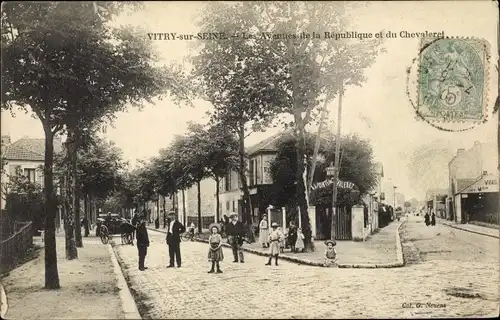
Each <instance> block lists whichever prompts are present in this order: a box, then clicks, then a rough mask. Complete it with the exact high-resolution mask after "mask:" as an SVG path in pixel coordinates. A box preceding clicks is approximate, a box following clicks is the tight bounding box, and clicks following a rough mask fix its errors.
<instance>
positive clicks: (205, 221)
mask: <svg viewBox="0 0 500 320" xmlns="http://www.w3.org/2000/svg"><path fill="white" fill-rule="evenodd" d="M214 219H215V217H214V216H202V217H201V228H202V229H208V226H210V224H211V223H212V222H214ZM191 222H193V223H194V224H195V225H196V227H198V217H193V216H187V223H186V228H187V227H188V226H189V225H190V224H191Z"/></svg>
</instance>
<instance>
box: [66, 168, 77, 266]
mask: <svg viewBox="0 0 500 320" xmlns="http://www.w3.org/2000/svg"><path fill="white" fill-rule="evenodd" d="M70 181H71V177H70V174H66V186H65V187H66V191H65V197H64V199H65V200H64V203H65V206H66V210H65V211H66V214H65V217H64V225H65V230H66V234H65V236H66V238H65V239H66V259H68V260H73V259H77V258H78V251H77V249H76V241H75V221H74V218H75V216H74V212H73V210H74V207H73V208H72V204H73V201H72V190H71V187H70Z"/></svg>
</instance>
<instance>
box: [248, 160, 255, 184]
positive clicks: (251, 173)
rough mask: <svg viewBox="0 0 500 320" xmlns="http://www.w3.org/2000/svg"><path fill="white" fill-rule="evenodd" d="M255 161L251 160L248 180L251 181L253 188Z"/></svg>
mask: <svg viewBox="0 0 500 320" xmlns="http://www.w3.org/2000/svg"><path fill="white" fill-rule="evenodd" d="M254 162H255V160H250V168H249V170H248V175H249V177H248V180H249V181H250V185H251V186H253V185H254V182H253V177H254V174H253V170H254V167H255V163H254Z"/></svg>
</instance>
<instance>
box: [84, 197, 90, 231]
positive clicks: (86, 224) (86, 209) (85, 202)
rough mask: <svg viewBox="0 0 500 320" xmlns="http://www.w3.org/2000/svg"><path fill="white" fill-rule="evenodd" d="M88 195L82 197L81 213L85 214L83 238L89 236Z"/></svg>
mask: <svg viewBox="0 0 500 320" xmlns="http://www.w3.org/2000/svg"><path fill="white" fill-rule="evenodd" d="M88 198H89V197H88V195H86V194H84V195H83V211H84V213H85V221H86V223H85V224H84V225H83V227H84V228H85V237H88V236H89V233H90V230H89V223H90V222H89V221H90V219H89V202H88Z"/></svg>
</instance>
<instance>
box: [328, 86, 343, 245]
mask: <svg viewBox="0 0 500 320" xmlns="http://www.w3.org/2000/svg"><path fill="white" fill-rule="evenodd" d="M343 96H344V84H342V87H341V88H340V92H339V110H338V117H337V136H336V137H335V164H334V170H335V171H334V176H333V192H332V225H331V231H330V235H331V239H332V240H335V238H336V236H337V232H336V230H335V221H336V219H337V191H338V188H337V182H338V180H339V172H340V168H339V166H340V133H341V125H342V98H343Z"/></svg>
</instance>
